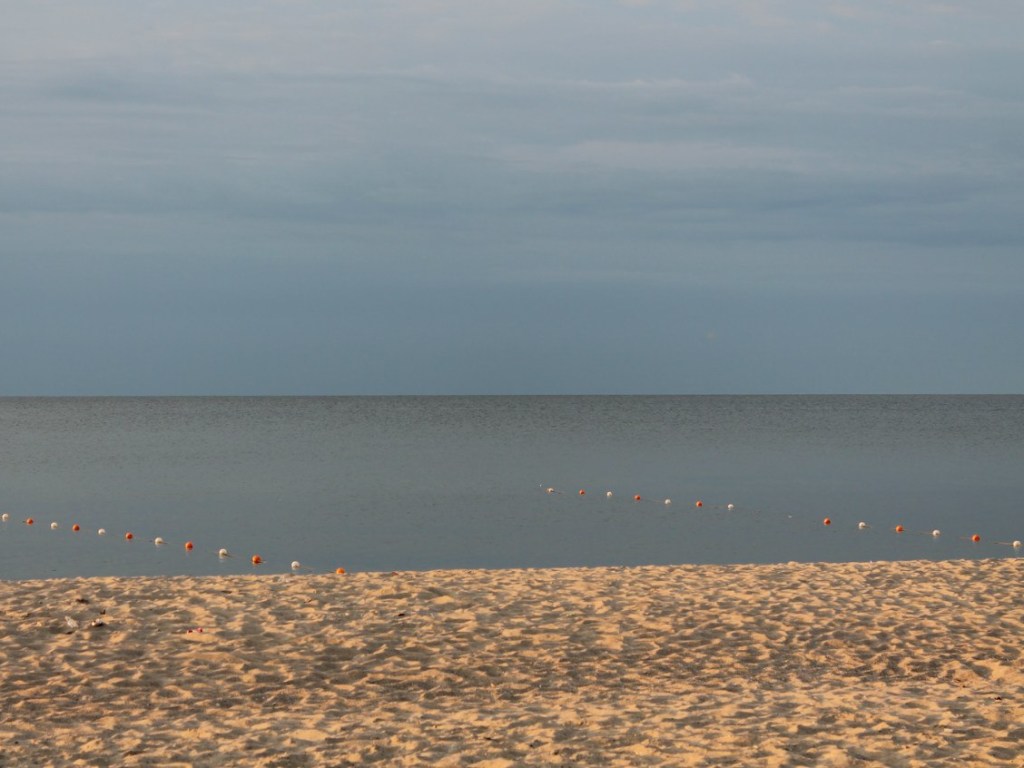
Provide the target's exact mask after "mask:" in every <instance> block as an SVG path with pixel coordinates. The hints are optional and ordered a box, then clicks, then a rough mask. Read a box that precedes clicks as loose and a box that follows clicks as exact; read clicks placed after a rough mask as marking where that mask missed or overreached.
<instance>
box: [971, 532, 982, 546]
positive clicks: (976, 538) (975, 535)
mask: <svg viewBox="0 0 1024 768" xmlns="http://www.w3.org/2000/svg"><path fill="white" fill-rule="evenodd" d="M971 541H973V542H974V543H975V544H977V543H978V542H979V541H981V536H979V535H978V534H974V535H973V536H971Z"/></svg>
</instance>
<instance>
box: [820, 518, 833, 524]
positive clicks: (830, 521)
mask: <svg viewBox="0 0 1024 768" xmlns="http://www.w3.org/2000/svg"><path fill="white" fill-rule="evenodd" d="M821 522H823V523H824V524H825V525H832V518H831V517H826V518H825V519H824V520H822V521H821Z"/></svg>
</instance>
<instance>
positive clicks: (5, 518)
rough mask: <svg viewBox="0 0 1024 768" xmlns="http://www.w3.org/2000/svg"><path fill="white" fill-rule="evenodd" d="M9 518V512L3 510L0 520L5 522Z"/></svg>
mask: <svg viewBox="0 0 1024 768" xmlns="http://www.w3.org/2000/svg"><path fill="white" fill-rule="evenodd" d="M10 519H11V516H10V515H9V514H7V513H6V512H4V513H3V514H2V515H0V520H3V521H4V522H5V523H6V522H7V521H8V520H10Z"/></svg>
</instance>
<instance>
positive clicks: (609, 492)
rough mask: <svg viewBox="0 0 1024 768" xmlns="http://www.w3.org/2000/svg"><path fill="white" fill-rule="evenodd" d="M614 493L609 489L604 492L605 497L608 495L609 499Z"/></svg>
mask: <svg viewBox="0 0 1024 768" xmlns="http://www.w3.org/2000/svg"><path fill="white" fill-rule="evenodd" d="M614 495H615V494H614V493H612V492H611V491H608V493H606V494H605V496H607V497H608V498H609V499H610V498H611V497H612V496H614Z"/></svg>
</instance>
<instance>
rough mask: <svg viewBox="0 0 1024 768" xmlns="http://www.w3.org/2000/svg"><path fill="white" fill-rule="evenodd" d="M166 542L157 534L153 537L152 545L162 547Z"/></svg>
mask: <svg viewBox="0 0 1024 768" xmlns="http://www.w3.org/2000/svg"><path fill="white" fill-rule="evenodd" d="M166 543H167V542H166V541H164V540H163V539H162V538H161V537H160V536H157V537H156V538H155V539H153V545H154V546H157V547H162V546H163V545H164V544H166Z"/></svg>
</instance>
